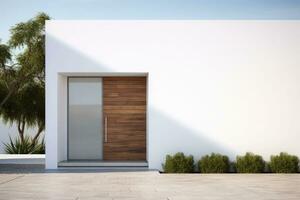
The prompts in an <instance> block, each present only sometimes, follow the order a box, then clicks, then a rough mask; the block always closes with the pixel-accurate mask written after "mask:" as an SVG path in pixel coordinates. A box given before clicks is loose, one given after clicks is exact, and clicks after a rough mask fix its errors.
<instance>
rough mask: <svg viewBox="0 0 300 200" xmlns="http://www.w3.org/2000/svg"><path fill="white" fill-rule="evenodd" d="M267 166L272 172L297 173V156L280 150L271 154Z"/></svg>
mask: <svg viewBox="0 0 300 200" xmlns="http://www.w3.org/2000/svg"><path fill="white" fill-rule="evenodd" d="M269 167H270V170H271V172H273V173H297V172H298V171H299V158H298V157H297V156H294V155H289V154H287V153H284V152H281V153H280V154H279V155H273V156H271V159H270V163H269Z"/></svg>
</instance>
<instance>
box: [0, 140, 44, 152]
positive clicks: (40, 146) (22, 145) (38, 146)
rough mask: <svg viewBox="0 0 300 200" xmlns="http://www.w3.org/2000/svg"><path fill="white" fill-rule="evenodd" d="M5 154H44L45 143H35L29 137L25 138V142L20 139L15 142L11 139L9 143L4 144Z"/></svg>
mask: <svg viewBox="0 0 300 200" xmlns="http://www.w3.org/2000/svg"><path fill="white" fill-rule="evenodd" d="M4 146H5V152H6V153H7V154H44V153H45V142H44V139H43V140H42V142H38V141H37V142H33V140H32V139H31V138H30V137H29V136H25V137H24V141H23V142H22V140H21V139H20V137H16V138H15V140H14V141H13V140H12V139H11V137H9V143H7V144H4Z"/></svg>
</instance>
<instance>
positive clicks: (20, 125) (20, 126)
mask: <svg viewBox="0 0 300 200" xmlns="http://www.w3.org/2000/svg"><path fill="white" fill-rule="evenodd" d="M24 129H25V120H24V119H23V120H21V119H20V120H19V121H18V132H19V136H20V138H21V142H22V143H23V142H24Z"/></svg>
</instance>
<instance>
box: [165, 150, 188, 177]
mask: <svg viewBox="0 0 300 200" xmlns="http://www.w3.org/2000/svg"><path fill="white" fill-rule="evenodd" d="M163 169H164V172H166V173H191V172H193V171H194V158H193V156H191V155H190V156H185V155H184V154H183V153H181V152H179V153H176V154H175V155H174V156H171V155H167V156H166V161H165V164H163Z"/></svg>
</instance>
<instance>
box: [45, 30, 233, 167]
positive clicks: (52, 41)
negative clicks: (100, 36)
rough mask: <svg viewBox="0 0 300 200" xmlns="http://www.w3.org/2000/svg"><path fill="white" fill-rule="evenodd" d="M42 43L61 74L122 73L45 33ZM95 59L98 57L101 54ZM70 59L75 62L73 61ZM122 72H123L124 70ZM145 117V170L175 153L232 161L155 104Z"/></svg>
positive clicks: (214, 144) (226, 150) (214, 143)
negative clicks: (220, 156) (214, 154)
mask: <svg viewBox="0 0 300 200" xmlns="http://www.w3.org/2000/svg"><path fill="white" fill-rule="evenodd" d="M46 44H47V51H49V50H50V49H51V52H47V54H48V55H47V58H46V59H55V61H54V63H58V61H57V60H59V63H60V64H59V65H60V66H64V67H63V70H61V72H65V73H68V72H74V69H80V71H76V72H78V73H81V74H82V73H83V72H85V73H86V74H88V75H90V74H92V73H95V72H96V73H103V72H104V73H122V71H114V70H112V69H111V67H109V66H104V65H103V64H101V63H99V61H96V60H94V59H93V58H90V57H89V56H87V55H85V54H84V53H83V52H80V51H78V50H76V49H74V48H72V47H71V46H69V45H67V44H65V43H64V42H63V41H61V40H59V39H57V38H55V37H53V36H51V35H49V34H47V43H46ZM90 45H93V44H90ZM54 49H55V50H54ZM99 56H100V57H101V55H99ZM74 60H76V61H77V62H74ZM47 63H51V60H47ZM51 65H53V63H51ZM47 67H49V66H47ZM47 71H48V70H47ZM49 71H51V69H49ZM124 71H125V72H126V70H124ZM127 73H128V71H127ZM149 76H151V70H150V71H149ZM148 84H151V83H148ZM148 95H151V93H148ZM150 104H151V102H148V105H150ZM46 114H47V113H46ZM147 116H148V123H147V127H148V129H147V138H148V162H149V168H151V169H161V164H162V162H163V161H164V158H165V155H166V154H173V153H176V152H184V153H186V154H192V155H193V156H194V157H195V160H197V159H199V158H200V157H201V156H203V155H204V154H208V153H211V152H218V153H222V154H227V155H228V156H229V157H230V158H233V156H234V155H235V154H236V152H235V151H234V150H233V149H230V148H229V147H226V146H224V145H223V144H220V143H218V142H217V141H214V140H212V139H210V138H209V137H208V136H207V135H206V133H204V132H199V131H196V130H193V129H192V128H191V127H187V126H186V125H184V124H183V123H181V122H180V121H179V120H177V119H174V118H172V117H171V116H168V115H167V114H165V113H164V112H163V111H161V110H158V109H156V108H155V105H152V104H151V106H148V115H147ZM47 134H51V133H47ZM46 157H47V155H46Z"/></svg>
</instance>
